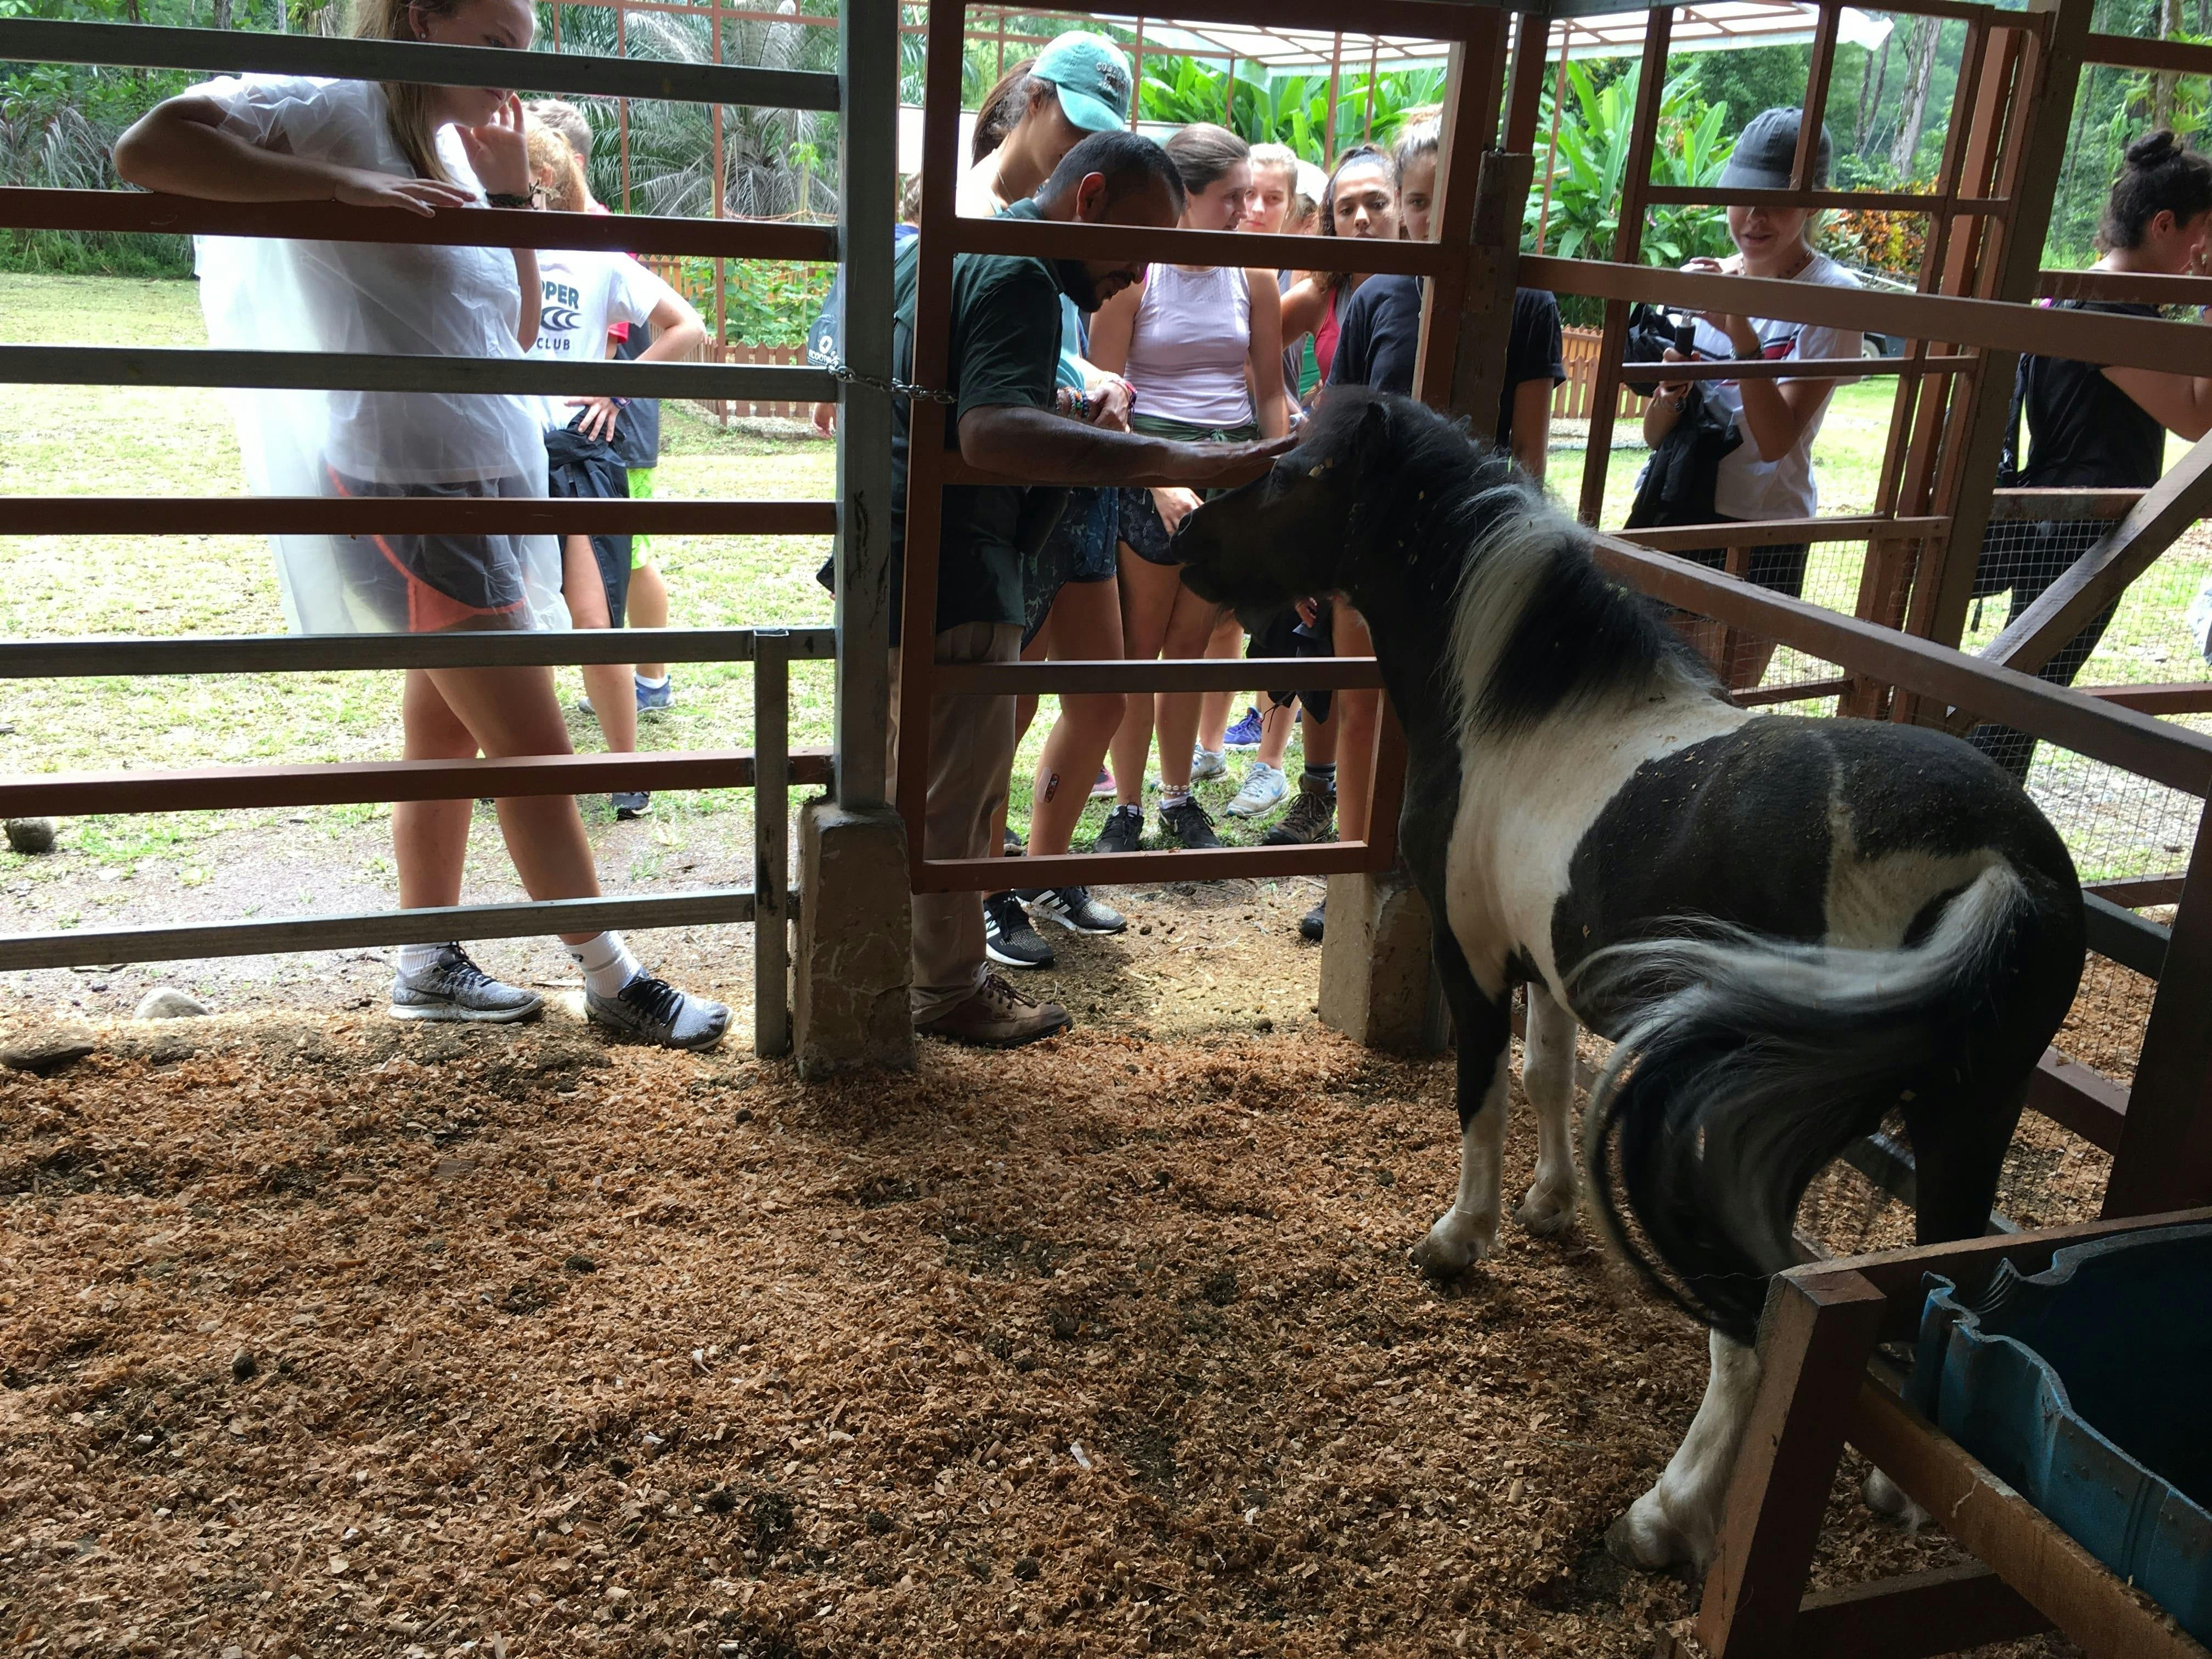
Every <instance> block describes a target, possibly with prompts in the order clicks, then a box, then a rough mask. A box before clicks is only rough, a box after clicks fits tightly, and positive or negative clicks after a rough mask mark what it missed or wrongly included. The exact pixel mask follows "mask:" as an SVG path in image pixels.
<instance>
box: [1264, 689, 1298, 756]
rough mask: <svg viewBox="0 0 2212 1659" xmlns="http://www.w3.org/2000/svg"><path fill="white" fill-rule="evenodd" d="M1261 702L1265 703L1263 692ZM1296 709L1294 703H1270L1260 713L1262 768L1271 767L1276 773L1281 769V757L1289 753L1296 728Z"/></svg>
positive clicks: (1265, 695)
mask: <svg viewBox="0 0 2212 1659" xmlns="http://www.w3.org/2000/svg"><path fill="white" fill-rule="evenodd" d="M1261 702H1267V694H1266V693H1265V692H1262V693H1261ZM1296 711H1297V704H1296V703H1289V702H1284V703H1273V702H1271V703H1267V707H1266V708H1264V709H1262V710H1261V714H1260V754H1259V763H1260V764H1261V765H1262V766H1272V767H1273V768H1274V769H1276V770H1277V771H1278V772H1279V771H1281V770H1282V769H1283V757H1284V756H1285V755H1286V754H1288V753H1289V752H1290V747H1291V732H1293V731H1295V730H1297V720H1296V719H1294V718H1293V716H1294V714H1296Z"/></svg>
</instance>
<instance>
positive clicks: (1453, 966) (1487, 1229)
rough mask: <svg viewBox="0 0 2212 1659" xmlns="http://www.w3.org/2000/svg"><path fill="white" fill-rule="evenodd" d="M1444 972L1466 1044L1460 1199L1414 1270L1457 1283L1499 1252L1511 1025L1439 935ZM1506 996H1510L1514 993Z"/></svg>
mask: <svg viewBox="0 0 2212 1659" xmlns="http://www.w3.org/2000/svg"><path fill="white" fill-rule="evenodd" d="M1437 969H1438V971H1439V972H1440V973H1441V974H1442V975H1443V984H1444V996H1445V1000H1447V1001H1449V1003H1450V1005H1451V1012H1452V1020H1453V1023H1454V1024H1455V1026H1456V1027H1457V1029H1458V1040H1459V1079H1458V1080H1459V1088H1458V1095H1459V1191H1458V1193H1457V1194H1455V1195H1454V1197H1453V1199H1452V1206H1451V1208H1449V1210H1446V1211H1445V1212H1443V1215H1442V1216H1440V1217H1439V1218H1437V1224H1436V1225H1434V1226H1433V1227H1431V1228H1430V1229H1429V1231H1428V1235H1427V1237H1425V1238H1423V1239H1422V1240H1421V1242H1420V1243H1418V1244H1416V1245H1414V1246H1413V1250H1412V1251H1411V1253H1410V1254H1411V1259H1412V1261H1413V1266H1415V1267H1418V1268H1419V1269H1420V1270H1421V1271H1422V1272H1423V1273H1426V1274H1427V1275H1429V1277H1431V1279H1456V1278H1458V1277H1459V1275H1460V1274H1462V1273H1465V1272H1466V1271H1467V1270H1468V1268H1469V1267H1473V1266H1474V1264H1475V1263H1476V1262H1478V1261H1481V1260H1482V1259H1483V1258H1484V1257H1485V1256H1486V1255H1489V1254H1490V1253H1491V1252H1492V1250H1494V1249H1497V1248H1498V1212H1499V1210H1500V1209H1501V1207H1502V1200H1501V1199H1500V1197H1499V1188H1500V1186H1501V1184H1502V1182H1503V1179H1504V1166H1503V1160H1504V1149H1505V1077H1506V1066H1505V1061H1506V1049H1507V1040H1508V1038H1509V1037H1510V1034H1511V1030H1512V1027H1511V1024H1510V1016H1509V1014H1508V1013H1507V1010H1506V1004H1505V1002H1504V1000H1503V999H1502V998H1498V999H1493V998H1491V997H1489V996H1486V995H1485V994H1483V991H1482V987H1480V986H1479V985H1477V984H1476V983H1475V981H1474V975H1473V974H1472V973H1470V972H1469V971H1468V966H1467V959H1466V957H1463V956H1462V955H1461V953H1460V949H1459V946H1458V945H1457V944H1456V943H1455V941H1454V940H1453V939H1451V938H1450V936H1449V934H1447V933H1442V932H1439V933H1438V935H1437ZM1506 994H1507V995H1510V994H1511V993H1510V991H1508V992H1507V993H1506Z"/></svg>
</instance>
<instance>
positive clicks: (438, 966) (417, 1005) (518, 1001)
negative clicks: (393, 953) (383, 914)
mask: <svg viewBox="0 0 2212 1659" xmlns="http://www.w3.org/2000/svg"><path fill="white" fill-rule="evenodd" d="M544 1001H545V1000H544V998H543V997H541V996H539V995H538V993H537V992H535V991H526V990H525V989H523V988H522V987H520V986H519V985H503V984H501V982H500V981H497V980H495V979H494V978H493V977H492V976H491V975H489V974H487V973H486V972H484V970H483V969H481V968H479V967H477V965H476V963H473V962H471V961H470V960H469V953H468V952H467V951H464V950H462V949H461V947H460V946H459V945H445V946H442V947H441V949H440V950H439V951H438V959H437V961H435V962H434V963H431V964H430V965H429V966H428V968H424V969H419V970H418V971H416V972H415V973H412V974H410V973H404V972H403V973H398V974H394V975H392V1018H394V1019H439V1020H445V1019H465V1020H474V1021H477V1022H478V1023H479V1024H492V1025H499V1024H506V1023H507V1022H508V1021H509V1020H517V1019H528V1018H530V1017H531V1016H532V1015H533V1014H535V1013H536V1012H538V1009H539V1008H541V1007H543V1006H544Z"/></svg>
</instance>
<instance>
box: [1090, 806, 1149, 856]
mask: <svg viewBox="0 0 2212 1659" xmlns="http://www.w3.org/2000/svg"><path fill="white" fill-rule="evenodd" d="M1144 838H1145V811H1144V808H1142V807H1140V806H1117V807H1115V809H1114V810H1113V811H1110V812H1109V813H1108V814H1107V815H1106V823H1105V826H1104V827H1103V829H1100V830H1099V831H1098V839H1097V841H1095V842H1091V851H1092V852H1094V853H1134V852H1136V851H1138V850H1139V847H1140V845H1141V843H1142V842H1143V841H1144Z"/></svg>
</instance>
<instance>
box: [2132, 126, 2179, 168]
mask: <svg viewBox="0 0 2212 1659" xmlns="http://www.w3.org/2000/svg"><path fill="white" fill-rule="evenodd" d="M2180 153H2181V145H2180V143H2179V141H2178V140H2177V139H2176V138H2175V137H2174V136H2173V134H2172V133H2171V132H2169V131H2164V130H2163V129H2161V130H2160V131H2157V132H2154V133H2153V134H2151V135H2150V137H2148V138H2138V139H2136V141H2135V143H2132V144H2130V145H2129V146H2128V165H2129V166H2130V167H2158V166H2160V165H2161V164H2163V163H2165V162H2167V161H2172V159H2173V158H2174V157H2175V156H2176V155H2179V154H2180Z"/></svg>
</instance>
